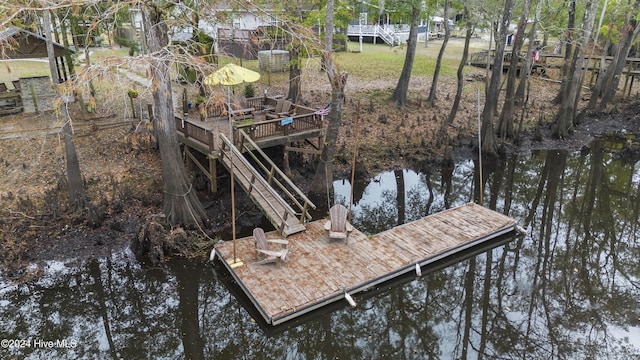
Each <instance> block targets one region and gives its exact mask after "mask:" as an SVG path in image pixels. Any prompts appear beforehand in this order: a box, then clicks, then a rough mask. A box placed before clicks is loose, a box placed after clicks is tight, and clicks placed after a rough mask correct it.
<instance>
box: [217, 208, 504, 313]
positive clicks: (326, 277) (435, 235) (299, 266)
mask: <svg viewBox="0 0 640 360" xmlns="http://www.w3.org/2000/svg"><path fill="white" fill-rule="evenodd" d="M325 221H326V219H325V220H319V221H315V222H312V223H309V224H307V230H306V231H304V232H301V233H298V234H295V235H291V236H289V237H287V240H289V252H290V255H289V258H288V260H287V262H286V263H284V264H282V265H276V264H269V265H260V264H255V262H256V261H257V254H256V251H255V245H254V240H253V237H246V238H242V239H237V240H236V256H237V257H238V258H240V259H241V260H242V261H243V263H244V265H243V266H240V267H236V268H232V267H231V266H229V265H228V263H227V259H233V258H234V255H233V243H232V242H231V241H226V242H223V243H220V244H218V245H217V246H216V247H215V252H216V255H217V256H218V258H219V259H220V260H222V263H223V264H225V266H226V268H227V269H228V271H229V272H230V273H231V275H232V276H233V277H234V278H235V279H236V281H237V282H238V285H239V286H240V287H241V288H242V290H243V291H244V292H245V293H246V294H247V296H248V297H249V299H251V301H252V302H253V303H254V305H255V306H256V309H257V310H258V311H259V312H260V313H261V314H262V316H263V317H264V319H265V320H266V321H267V323H271V324H273V325H276V324H279V323H282V322H285V321H287V320H290V319H292V318H295V317H297V316H300V315H303V314H304V313H307V312H309V311H312V310H314V309H317V308H320V307H322V306H324V305H327V304H329V303H331V302H335V301H342V299H343V298H344V293H345V292H349V293H350V294H351V295H353V294H354V293H357V292H359V291H363V290H365V289H367V288H370V287H372V286H375V285H376V284H378V283H381V282H384V281H387V280H390V279H392V278H394V277H397V276H401V275H402V274H405V273H408V272H412V271H415V265H416V264H419V265H420V266H425V265H428V264H429V263H431V262H435V261H436V260H438V259H441V258H443V257H446V256H449V255H453V254H455V253H457V252H459V251H462V250H464V249H467V248H470V247H472V246H475V245H479V244H481V243H482V242H485V241H488V240H490V239H493V238H495V237H497V236H500V235H502V234H505V233H507V232H511V231H513V230H514V229H515V220H513V219H511V218H509V217H507V216H505V215H502V214H500V213H498V212H495V211H493V210H489V209H487V208H484V207H482V206H480V205H476V204H473V203H470V204H466V205H463V206H460V207H457V208H454V209H450V210H446V211H443V212H440V213H437V214H434V215H430V216H427V217H425V218H422V219H420V220H416V221H413V222H410V223H407V224H403V225H400V226H397V227H394V228H392V229H390V230H387V231H384V232H381V233H379V234H376V235H373V236H367V235H365V234H363V233H362V232H360V231H358V230H357V229H355V230H354V231H353V232H352V233H351V235H350V236H349V239H348V242H347V243H346V244H345V243H344V242H343V241H329V238H328V234H327V231H326V230H324V222H325ZM266 236H267V238H268V239H277V238H281V237H280V235H279V234H278V233H277V232H275V231H273V232H269V233H267V234H266Z"/></svg>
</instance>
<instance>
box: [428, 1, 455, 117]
mask: <svg viewBox="0 0 640 360" xmlns="http://www.w3.org/2000/svg"><path fill="white" fill-rule="evenodd" d="M449 2H450V1H449V0H445V2H444V18H445V22H446V23H447V24H446V25H445V27H444V40H443V41H442V46H441V47H440V51H439V52H438V59H436V68H435V69H434V70H433V80H432V81H431V89H430V90H429V97H428V98H427V104H429V106H431V107H433V106H435V104H436V92H437V89H438V76H439V75H440V66H441V65H442V57H443V56H444V50H445V48H446V47H447V43H448V42H449V37H450V36H451V30H450V29H449V23H448V16H447V15H448V12H449ZM425 41H426V40H425Z"/></svg>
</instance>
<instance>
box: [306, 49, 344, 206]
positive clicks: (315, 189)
mask: <svg viewBox="0 0 640 360" xmlns="http://www.w3.org/2000/svg"><path fill="white" fill-rule="evenodd" d="M322 56H323V57H324V61H323V62H324V64H325V71H326V72H327V76H328V77H329V83H331V109H330V110H329V115H328V121H329V124H328V125H327V135H326V137H325V142H324V146H323V148H322V154H321V155H320V159H319V161H318V164H317V165H316V173H315V176H314V177H313V180H312V182H311V186H310V188H309V195H310V197H311V198H312V200H314V202H316V203H320V201H318V200H319V199H326V198H327V196H330V193H331V192H332V188H331V185H332V184H333V157H334V155H335V153H336V145H337V142H338V131H339V130H340V123H341V122H342V108H343V105H344V87H345V85H346V84H347V73H346V72H339V69H338V68H337V66H336V64H335V63H334V59H333V53H332V52H324V53H323V54H322ZM327 201H328V199H327Z"/></svg>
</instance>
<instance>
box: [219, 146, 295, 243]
mask: <svg viewBox="0 0 640 360" xmlns="http://www.w3.org/2000/svg"><path fill="white" fill-rule="evenodd" d="M220 139H221V143H222V145H221V149H220V150H221V151H220V153H221V155H222V156H224V157H226V158H229V157H230V156H231V154H233V158H234V159H233V161H232V162H231V161H230V162H231V163H232V164H233V167H234V170H232V171H234V173H237V175H238V176H241V177H242V178H243V179H244V180H245V181H246V182H247V183H248V184H249V185H248V189H246V191H247V194H248V195H249V196H250V197H251V196H256V197H259V198H261V199H262V200H263V201H262V203H265V204H267V205H268V206H269V208H270V209H265V211H269V210H270V213H271V214H272V215H273V216H275V217H276V218H274V219H272V220H273V221H274V222H275V224H274V225H277V227H278V230H279V231H280V232H281V233H282V231H283V229H284V228H285V226H286V222H287V219H288V218H289V216H296V215H297V214H296V213H295V211H294V210H293V209H292V208H291V206H290V205H289V204H288V203H287V202H286V201H284V199H283V198H282V197H280V196H271V197H269V196H268V194H265V193H263V192H262V191H260V190H258V188H257V187H256V186H255V184H256V183H261V184H262V185H263V187H264V188H265V189H273V188H272V187H271V186H269V184H268V183H267V181H266V180H265V179H264V178H263V177H262V176H259V175H258V174H254V173H253V172H252V173H249V174H248V173H246V172H244V171H242V170H241V167H240V164H242V165H243V167H244V168H247V169H251V168H253V167H252V166H251V164H249V161H248V160H247V158H245V157H244V156H243V155H242V154H241V153H240V151H238V149H237V148H236V147H235V146H229V144H230V141H229V139H227V138H226V137H225V136H224V135H223V134H220ZM235 169H237V170H238V171H235ZM256 175H258V176H256ZM273 201H277V202H278V203H280V205H281V206H282V209H283V211H284V212H283V213H281V212H279V211H278V209H277V208H276V207H275V206H274V204H273Z"/></svg>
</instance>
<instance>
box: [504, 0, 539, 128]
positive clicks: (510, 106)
mask: <svg viewBox="0 0 640 360" xmlns="http://www.w3.org/2000/svg"><path fill="white" fill-rule="evenodd" d="M523 6H524V7H523V11H522V14H521V15H520V20H519V22H518V29H522V32H523V34H522V35H524V30H525V28H526V26H527V18H528V16H529V10H530V9H531V0H525V2H524V5H523ZM523 44H524V36H516V41H515V42H514V44H513V48H512V52H511V61H510V63H509V73H508V74H507V89H506V94H507V96H506V97H505V99H504V105H503V106H502V112H501V113H500V119H499V120H498V129H497V131H498V137H499V138H500V139H512V138H513V135H514V131H513V113H514V111H515V109H514V108H515V97H514V96H511V94H513V93H514V91H515V86H516V76H517V72H518V71H517V69H518V63H519V62H520V61H519V57H518V56H517V54H518V53H519V52H520V49H521V48H522V45H523ZM529 44H531V42H529ZM529 56H530V55H529V54H527V55H526V57H527V58H528V57H529ZM523 65H524V64H523ZM526 71H527V70H526V68H525V67H524V66H523V67H522V69H520V72H521V73H525V72H526Z"/></svg>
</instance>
